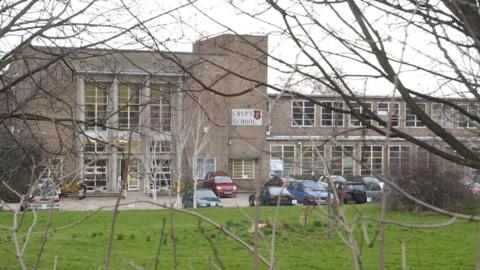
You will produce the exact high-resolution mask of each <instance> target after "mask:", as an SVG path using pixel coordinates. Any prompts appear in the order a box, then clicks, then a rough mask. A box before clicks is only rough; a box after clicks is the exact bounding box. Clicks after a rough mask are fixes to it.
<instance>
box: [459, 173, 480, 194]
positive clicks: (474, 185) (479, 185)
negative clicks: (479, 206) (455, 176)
mask: <svg viewBox="0 0 480 270" xmlns="http://www.w3.org/2000/svg"><path fill="white" fill-rule="evenodd" d="M459 182H460V183H461V184H463V185H465V186H466V187H468V189H469V190H470V191H471V192H472V193H480V174H475V175H465V176H463V177H462V178H461V179H460V180H459Z"/></svg>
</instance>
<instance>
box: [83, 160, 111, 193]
mask: <svg viewBox="0 0 480 270" xmlns="http://www.w3.org/2000/svg"><path fill="white" fill-rule="evenodd" d="M84 163H85V167H84V176H85V184H86V186H87V190H90V191H97V190H98V191H107V165H108V160H107V159H95V158H92V157H85V160H84Z"/></svg>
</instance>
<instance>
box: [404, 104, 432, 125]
mask: <svg viewBox="0 0 480 270" xmlns="http://www.w3.org/2000/svg"><path fill="white" fill-rule="evenodd" d="M417 105H418V107H420V109H422V110H423V111H424V112H426V111H427V104H425V103H418V104H417ZM423 126H424V125H423V123H422V121H421V120H420V119H419V118H418V117H417V115H416V114H414V113H413V111H412V109H410V107H408V105H407V104H405V127H423Z"/></svg>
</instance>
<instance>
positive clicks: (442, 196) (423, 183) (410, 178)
mask: <svg viewBox="0 0 480 270" xmlns="http://www.w3.org/2000/svg"><path fill="white" fill-rule="evenodd" d="M427 164H428V165H427ZM461 176H462V175H460V174H459V173H454V172H451V173H450V172H444V171H443V168H442V166H441V162H440V161H431V160H429V162H428V163H427V162H422V161H421V160H420V161H419V160H417V162H416V163H415V165H413V167H412V168H411V169H410V170H404V171H402V172H400V173H398V174H397V175H393V177H392V179H394V181H395V183H396V184H397V185H398V186H399V187H400V188H402V189H403V190H405V191H406V192H407V193H409V194H410V195H412V196H414V197H415V198H417V199H419V200H421V201H423V202H426V203H428V204H431V205H434V206H436V207H439V208H442V209H445V210H448V211H457V212H463V213H468V214H473V213H474V212H475V211H476V210H477V208H478V204H477V203H476V202H477V201H478V198H476V196H475V195H474V194H473V193H472V192H470V190H469V189H468V187H467V186H465V185H463V184H461V183H460V182H459V181H458V179H460V178H461ZM390 207H391V208H392V210H400V211H425V210H428V209H425V208H424V207H422V206H421V205H419V204H417V203H415V202H414V201H412V200H410V199H408V198H406V197H405V196H403V195H401V194H399V193H398V192H396V191H394V192H392V194H391V195H390Z"/></svg>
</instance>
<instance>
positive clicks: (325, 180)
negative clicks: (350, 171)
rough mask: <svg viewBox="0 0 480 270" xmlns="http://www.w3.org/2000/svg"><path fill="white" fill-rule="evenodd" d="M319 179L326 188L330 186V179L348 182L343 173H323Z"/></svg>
mask: <svg viewBox="0 0 480 270" xmlns="http://www.w3.org/2000/svg"><path fill="white" fill-rule="evenodd" d="M318 180H319V181H320V183H322V185H323V186H324V187H325V188H326V189H328V187H329V186H330V180H331V181H332V182H347V179H346V178H345V177H343V176H341V175H330V176H326V175H322V176H320V178H319V179H318Z"/></svg>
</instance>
